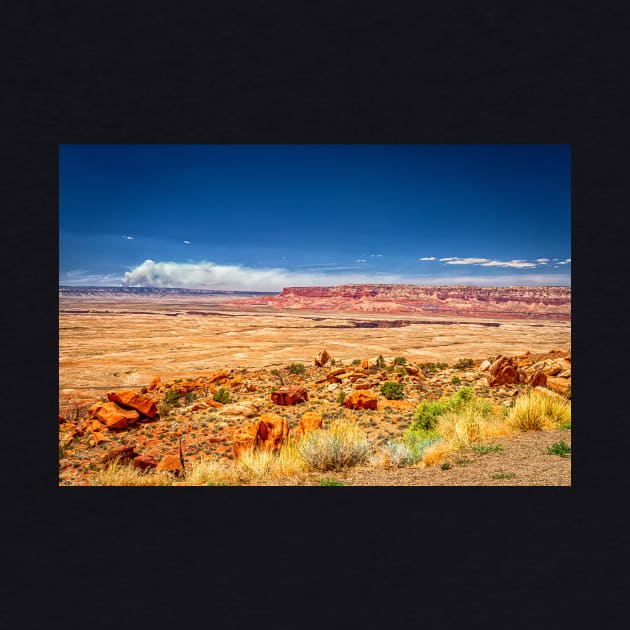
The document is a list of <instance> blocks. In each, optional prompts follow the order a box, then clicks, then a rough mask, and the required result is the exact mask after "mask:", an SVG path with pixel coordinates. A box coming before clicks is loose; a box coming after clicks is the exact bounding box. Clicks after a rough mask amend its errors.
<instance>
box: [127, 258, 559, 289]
mask: <svg viewBox="0 0 630 630" xmlns="http://www.w3.org/2000/svg"><path fill="white" fill-rule="evenodd" d="M122 282H123V285H124V286H128V287H178V288H184V289H227V290H236V291H238V290H243V291H281V290H282V289H283V288H284V287H291V286H332V285H339V284H352V283H355V284H374V283H381V284H425V285H435V284H437V285H439V284H442V285H449V284H475V285H479V286H509V285H549V284H558V285H567V284H570V276H569V275H565V274H557V275H549V274H529V275H518V276H515V275H509V276H508V275H506V276H487V277H480V276H457V277H409V276H400V275H396V274H378V275H371V274H368V273H366V272H362V273H324V272H296V271H290V270H288V269H282V268H272V269H254V268H252V267H241V266H239V265H217V264H215V263H212V262H198V263H177V262H155V261H153V260H145V261H144V262H143V263H142V264H140V265H138V266H137V267H135V268H134V269H132V270H131V271H128V272H126V273H125V275H124V278H123V281H122Z"/></svg>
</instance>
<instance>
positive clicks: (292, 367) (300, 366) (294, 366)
mask: <svg viewBox="0 0 630 630" xmlns="http://www.w3.org/2000/svg"><path fill="white" fill-rule="evenodd" d="M287 372H288V373H289V374H304V372H306V367H305V366H304V363H291V364H289V365H287Z"/></svg>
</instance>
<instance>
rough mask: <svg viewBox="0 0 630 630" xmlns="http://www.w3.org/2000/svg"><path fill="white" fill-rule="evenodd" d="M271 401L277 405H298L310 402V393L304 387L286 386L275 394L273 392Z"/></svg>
mask: <svg viewBox="0 0 630 630" xmlns="http://www.w3.org/2000/svg"><path fill="white" fill-rule="evenodd" d="M271 400H272V401H273V402H274V403H275V404H276V405H296V404H297V403H301V402H304V401H305V400H308V392H307V391H306V389H304V388H303V387H296V386H294V385H285V386H284V387H281V388H280V389H277V390H276V391H275V392H271Z"/></svg>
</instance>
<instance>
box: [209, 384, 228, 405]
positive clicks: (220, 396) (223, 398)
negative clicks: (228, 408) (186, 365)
mask: <svg viewBox="0 0 630 630" xmlns="http://www.w3.org/2000/svg"><path fill="white" fill-rule="evenodd" d="M212 400H214V401H215V402H220V403H222V404H224V405H226V404H228V403H231V402H232V396H230V392H229V391H228V390H227V389H225V388H224V387H219V389H217V391H216V392H214V396H212Z"/></svg>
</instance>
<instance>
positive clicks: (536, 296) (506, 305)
mask: <svg viewBox="0 0 630 630" xmlns="http://www.w3.org/2000/svg"><path fill="white" fill-rule="evenodd" d="M229 303H235V302H230V301H227V302H226V304H229ZM238 304H239V305H240V306H244V305H246V304H249V305H258V306H272V307H275V308H278V309H287V308H290V309H309V310H318V311H321V310H330V311H353V312H363V311H365V312H373V313H377V312H379V313H424V314H427V315H429V314H432V315H448V316H469V317H494V318H501V319H503V318H513V319H514V318H516V319H547V320H549V319H556V320H569V319H570V318H571V289H570V287H552V286H539V287H529V286H513V287H476V286H469V285H466V286H416V285H402V284H347V285H340V286H332V287H288V288H285V289H283V291H282V293H280V294H279V295H275V296H274V295H271V296H258V297H255V298H245V299H243V300H239V301H238Z"/></svg>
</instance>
